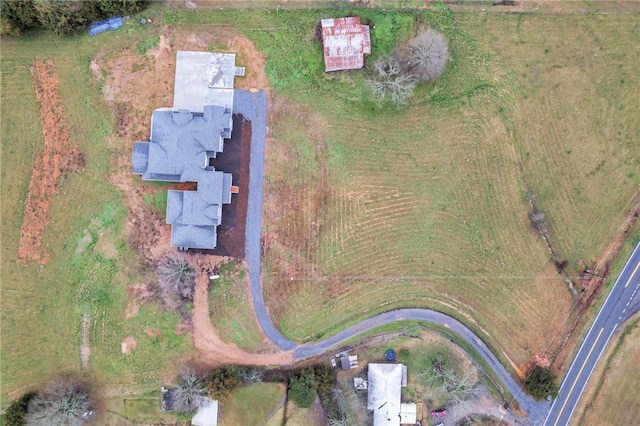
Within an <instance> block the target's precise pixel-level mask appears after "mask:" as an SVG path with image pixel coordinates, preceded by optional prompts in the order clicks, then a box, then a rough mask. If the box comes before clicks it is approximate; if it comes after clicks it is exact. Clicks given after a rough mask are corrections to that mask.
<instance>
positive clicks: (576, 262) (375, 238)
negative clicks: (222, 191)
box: [258, 12, 640, 365]
mask: <svg viewBox="0 0 640 426" xmlns="http://www.w3.org/2000/svg"><path fill="white" fill-rule="evenodd" d="M356 13H358V12H356ZM324 15H326V13H325V14H324ZM324 15H323V16H324ZM394 16H396V15H394ZM401 18H402V16H401V15H400V18H397V19H396V18H385V17H380V16H373V18H372V19H373V21H374V23H376V29H375V30H373V37H374V39H373V49H374V55H375V52H376V49H377V48H378V46H383V47H387V48H388V44H389V43H387V44H384V43H385V41H387V42H389V40H388V37H387V38H386V39H385V36H384V34H382V35H381V33H380V31H381V27H383V25H378V23H380V22H382V23H383V24H385V25H387V21H385V19H390V20H391V21H392V22H391V23H390V24H389V25H390V26H391V27H392V28H393V31H391V32H392V33H393V34H394V37H396V38H401V37H402V36H404V37H409V36H410V34H413V33H414V29H415V22H416V19H412V20H411V21H406V20H404V19H401ZM412 18H413V16H412ZM279 19H280V21H279V22H280V23H282V21H283V18H282V16H280V18H279ZM376 20H377V21H376ZM419 20H420V22H421V23H426V22H428V23H430V24H432V25H433V26H434V27H436V29H439V30H441V31H442V32H443V33H444V34H445V35H446V36H447V37H448V38H449V41H450V51H451V54H452V57H453V60H452V61H451V63H450V64H449V69H448V71H447V73H446V74H445V75H444V76H443V78H442V79H441V80H440V81H438V82H436V83H434V84H431V85H425V86H423V87H421V88H419V89H418V90H417V92H416V94H415V96H414V98H413V100H412V102H411V104H410V106H409V107H408V108H407V109H405V110H402V111H395V110H393V109H392V108H385V109H382V110H378V109H376V108H374V107H373V106H372V105H371V104H370V103H369V102H367V101H366V95H365V93H364V91H363V89H362V82H363V76H362V74H361V73H358V72H352V73H343V74H336V75H324V76H323V75H322V74H319V76H317V75H316V74H313V73H311V72H309V73H306V71H308V70H315V69H316V68H318V67H316V66H315V65H314V64H315V62H314V61H318V62H320V61H321V53H320V51H319V48H318V49H317V51H314V50H313V49H316V47H317V44H316V43H315V41H314V40H313V31H306V32H304V31H299V33H298V37H297V39H298V40H299V42H298V43H299V44H301V45H303V46H305V48H306V49H308V50H309V51H311V52H314V53H310V54H309V58H308V59H304V58H303V59H299V57H298V56H295V55H294V56H295V57H296V58H298V59H297V60H300V61H303V62H304V61H305V60H307V61H308V63H307V65H305V66H303V67H302V69H301V70H300V75H301V76H302V77H300V78H298V79H293V80H292V81H291V82H290V84H288V85H287V86H285V87H277V90H275V102H274V104H273V107H274V114H273V115H272V117H273V118H272V122H271V123H270V127H271V129H272V133H271V136H272V139H271V140H270V142H269V146H268V158H267V171H268V175H267V182H266V196H265V198H266V203H267V205H266V208H265V212H266V213H265V222H266V223H265V246H266V248H267V250H266V252H267V254H266V263H265V271H266V273H265V274H264V276H265V278H266V281H267V282H266V286H265V287H266V297H267V300H268V303H269V305H270V308H271V311H272V312H273V313H274V314H275V316H276V322H277V324H278V325H279V326H280V328H281V329H282V330H283V332H284V333H285V334H286V335H288V336H289V337H291V338H293V339H296V340H298V341H310V340H316V339H320V338H323V337H326V336H327V335H330V334H333V333H335V332H336V331H338V330H339V329H342V328H344V327H346V326H348V325H350V324H353V323H356V322H358V321H360V320H361V319H363V318H365V317H368V316H371V315H373V314H375V313H378V312H382V311H386V310H390V309H394V308H398V307H416V306H424V307H432V308H435V309H437V310H440V311H444V312H447V313H451V314H453V315H455V316H457V317H458V318H461V319H462V320H463V321H465V322H466V323H467V324H470V325H472V326H473V327H474V328H476V329H477V330H479V332H480V333H481V335H483V337H484V338H486V339H487V340H488V342H489V343H490V344H491V345H493V346H494V347H496V348H498V349H499V350H500V351H501V352H502V353H503V354H504V355H505V356H506V357H507V358H509V359H510V360H512V361H513V362H514V363H515V364H516V365H522V364H524V363H526V362H527V361H528V360H529V359H530V357H531V356H532V354H534V353H537V352H541V351H545V350H549V349H553V348H554V345H556V344H558V343H559V339H558V338H557V335H556V333H557V332H558V331H559V330H560V329H561V328H562V326H563V325H564V321H565V319H566V318H567V315H568V313H569V310H570V307H571V304H572V299H571V296H570V293H569V291H568V290H567V286H566V284H565V283H564V282H563V280H562V279H561V278H560V276H559V275H558V274H557V272H556V270H555V267H554V265H553V263H552V262H551V260H550V257H549V253H548V250H547V247H546V245H545V243H544V242H543V240H542V238H541V237H540V236H539V235H537V233H536V232H535V231H534V230H533V229H532V226H531V224H530V220H529V214H530V211H531V210H530V205H529V198H528V195H529V196H530V197H531V198H532V199H533V202H534V204H535V206H536V208H537V209H538V210H539V211H541V212H543V213H544V215H545V220H546V223H547V229H548V232H549V235H550V239H551V243H552V244H553V246H554V249H555V250H556V252H557V253H558V255H559V257H560V258H562V259H566V260H567V261H568V266H567V269H566V272H567V273H568V274H569V275H570V276H572V278H574V279H575V278H576V277H575V275H576V274H577V273H578V272H579V271H580V261H583V262H584V263H585V264H586V265H592V264H593V262H594V261H595V259H596V258H597V257H598V256H599V255H600V254H601V253H602V251H603V248H604V246H605V244H606V243H607V242H608V241H610V240H611V239H612V238H613V236H614V234H615V233H616V231H617V230H618V229H619V227H620V225H621V223H622V220H623V218H624V217H625V215H626V213H627V211H628V209H629V207H630V201H631V200H632V198H633V197H634V196H635V195H636V193H637V192H638V189H639V187H640V174H639V173H638V164H639V162H640V149H639V148H640V146H639V143H638V140H639V138H638V136H639V135H640V122H639V120H638V119H637V117H638V116H640V109H639V106H638V103H637V102H636V99H637V97H638V87H639V77H638V74H637V72H636V70H637V67H638V64H639V58H638V55H637V49H636V48H635V46H637V45H638V43H639V42H640V35H639V33H638V31H639V28H638V20H637V19H636V17H634V16H630V15H620V16H615V15H614V16H585V15H562V16H555V15H517V14H498V13H492V14H481V13H480V14H455V13H449V12H442V13H438V12H433V13H424V14H421V15H420V16H419ZM309 21H310V22H311V19H309ZM385 28H386V27H385ZM283 33H284V32H283ZM281 34H282V33H281ZM284 34H286V33H284ZM289 36H290V35H281V36H279V38H278V43H279V44H278V46H280V45H281V44H284V43H286V38H287V37H289ZM396 41H397V40H396ZM258 44H259V43H258ZM271 48H272V49H276V47H275V46H272V47H271ZM282 49H284V48H282ZM276 52H278V50H276ZM292 66H293V65H291V64H290V63H289V62H286V57H284V56H278V55H277V54H276V53H274V54H272V61H271V62H269V56H267V74H268V75H270V74H274V73H275V74H276V76H277V75H280V73H282V67H289V68H290V67H292ZM269 67H271V68H269ZM319 67H320V68H321V65H320V66H319ZM318 72H319V73H321V72H322V71H321V70H320V71H318ZM305 73H306V74H305ZM272 81H278V80H277V79H276V78H273V80H272ZM305 82H306V83H305Z"/></svg>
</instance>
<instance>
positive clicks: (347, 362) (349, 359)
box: [340, 355, 358, 370]
mask: <svg viewBox="0 0 640 426" xmlns="http://www.w3.org/2000/svg"><path fill="white" fill-rule="evenodd" d="M340 367H342V369H343V370H351V369H352V368H358V355H345V356H343V357H342V358H340Z"/></svg>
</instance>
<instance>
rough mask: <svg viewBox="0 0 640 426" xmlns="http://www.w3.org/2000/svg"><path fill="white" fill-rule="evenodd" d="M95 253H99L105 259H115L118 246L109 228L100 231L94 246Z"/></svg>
mask: <svg viewBox="0 0 640 426" xmlns="http://www.w3.org/2000/svg"><path fill="white" fill-rule="evenodd" d="M94 250H95V251H96V253H100V254H101V255H102V256H104V258H105V259H115V258H116V257H117V256H118V248H117V247H116V241H115V240H114V238H113V235H112V234H111V229H107V230H106V231H103V232H101V233H100V237H99V238H98V242H97V243H96V246H95V248H94Z"/></svg>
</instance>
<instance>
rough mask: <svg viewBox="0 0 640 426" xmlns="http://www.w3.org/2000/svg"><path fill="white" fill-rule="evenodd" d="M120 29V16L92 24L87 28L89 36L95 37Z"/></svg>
mask: <svg viewBox="0 0 640 426" xmlns="http://www.w3.org/2000/svg"><path fill="white" fill-rule="evenodd" d="M120 28H122V18H121V17H120V16H114V17H113V18H109V19H107V20H105V21H98V22H94V23H93V24H91V26H89V35H91V36H92V35H96V34H100V33H103V32H105V31H112V30H118V29H120Z"/></svg>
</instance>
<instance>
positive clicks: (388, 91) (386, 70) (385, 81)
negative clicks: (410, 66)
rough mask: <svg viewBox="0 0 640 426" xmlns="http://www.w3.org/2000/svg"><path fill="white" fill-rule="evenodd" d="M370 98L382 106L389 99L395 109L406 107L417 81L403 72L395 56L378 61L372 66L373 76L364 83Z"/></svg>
mask: <svg viewBox="0 0 640 426" xmlns="http://www.w3.org/2000/svg"><path fill="white" fill-rule="evenodd" d="M365 84H366V87H367V89H369V92H370V93H371V97H372V98H373V100H374V101H375V102H376V103H377V104H378V105H380V106H381V105H382V104H383V103H384V101H385V99H387V98H390V99H391V102H392V103H393V105H394V106H395V107H396V108H400V107H402V106H404V105H406V103H407V100H408V99H409V97H410V96H411V94H412V93H413V89H415V87H416V84H417V79H416V78H415V76H413V75H412V74H409V73H406V72H404V71H403V69H402V66H401V64H400V60H399V59H398V57H397V56H396V55H391V56H389V57H387V58H384V59H378V60H377V61H376V62H374V64H373V76H372V78H370V79H368V80H367V81H366V82H365Z"/></svg>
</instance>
